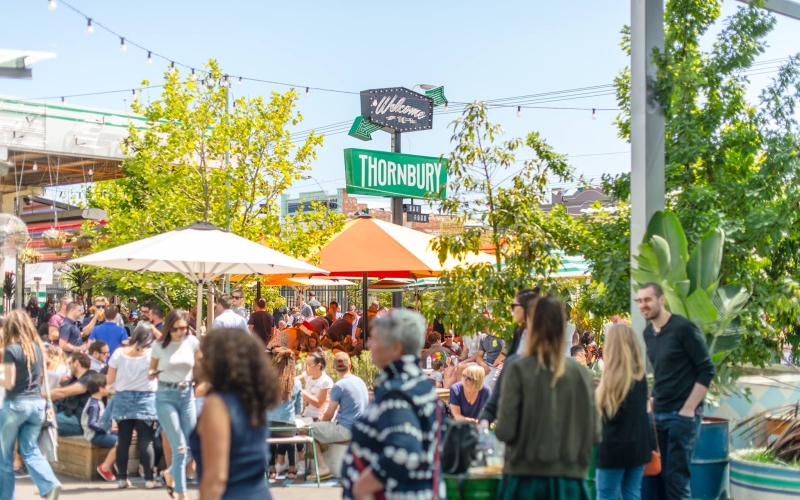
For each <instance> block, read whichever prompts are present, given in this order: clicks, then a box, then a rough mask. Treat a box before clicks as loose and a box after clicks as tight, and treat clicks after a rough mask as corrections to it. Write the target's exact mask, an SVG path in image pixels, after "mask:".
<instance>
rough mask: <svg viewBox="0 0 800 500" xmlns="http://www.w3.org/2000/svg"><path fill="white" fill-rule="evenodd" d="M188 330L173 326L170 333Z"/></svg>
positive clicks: (183, 327)
mask: <svg viewBox="0 0 800 500" xmlns="http://www.w3.org/2000/svg"><path fill="white" fill-rule="evenodd" d="M188 330H189V327H188V326H173V327H172V330H170V331H171V332H186V331H188Z"/></svg>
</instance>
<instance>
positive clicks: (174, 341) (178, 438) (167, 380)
mask: <svg viewBox="0 0 800 500" xmlns="http://www.w3.org/2000/svg"><path fill="white" fill-rule="evenodd" d="M187 333H189V318H188V316H187V315H186V313H185V312H183V311H181V310H180V309H173V310H172V311H170V313H169V314H167V317H166V319H165V320H164V338H163V340H161V341H160V342H157V343H155V344H154V345H153V351H152V354H151V356H152V359H151V361H150V371H149V372H148V377H149V378H150V380H155V379H158V391H156V414H157V415H158V422H159V423H160V424H161V427H162V429H163V431H164V433H165V434H166V436H167V440H168V441H169V444H170V449H171V450H172V465H171V466H170V469H169V472H165V473H164V480H165V481H166V483H167V492H168V493H169V494H170V496H173V491H174V492H175V493H177V494H178V499H179V500H188V498H189V495H188V494H187V493H186V464H187V463H188V461H189V450H188V447H189V444H188V443H189V434H190V433H191V432H192V430H193V429H194V427H195V425H197V413H196V409H195V401H194V390H193V387H192V386H193V373H192V372H193V369H194V364H195V353H196V352H197V351H199V350H200V341H199V340H197V337H195V336H193V335H187ZM173 498H174V497H173Z"/></svg>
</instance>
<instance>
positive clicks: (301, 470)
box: [297, 461, 306, 476]
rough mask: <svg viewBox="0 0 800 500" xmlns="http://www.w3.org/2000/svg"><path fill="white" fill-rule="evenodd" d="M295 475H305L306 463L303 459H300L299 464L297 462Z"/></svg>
mask: <svg viewBox="0 0 800 500" xmlns="http://www.w3.org/2000/svg"><path fill="white" fill-rule="evenodd" d="M297 475H298V476H305V475H306V463H305V461H302V462H300V463H299V464H297Z"/></svg>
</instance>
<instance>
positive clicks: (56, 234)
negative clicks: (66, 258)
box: [42, 228, 67, 248]
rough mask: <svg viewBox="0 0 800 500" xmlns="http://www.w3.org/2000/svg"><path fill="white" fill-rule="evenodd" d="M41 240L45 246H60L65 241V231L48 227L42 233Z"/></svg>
mask: <svg viewBox="0 0 800 500" xmlns="http://www.w3.org/2000/svg"><path fill="white" fill-rule="evenodd" d="M42 241H43V242H44V245H45V246H46V247H47V248H61V247H63V246H64V243H66V242H67V235H66V233H64V232H62V231H59V230H58V229H55V228H50V229H48V230H46V231H44V232H43V233H42Z"/></svg>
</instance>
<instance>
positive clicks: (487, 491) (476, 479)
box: [442, 467, 502, 500]
mask: <svg viewBox="0 0 800 500" xmlns="http://www.w3.org/2000/svg"><path fill="white" fill-rule="evenodd" d="M479 469H480V470H481V471H482V469H483V467H478V468H476V467H472V468H470V470H468V471H467V473H466V474H463V475H460V476H459V475H456V474H443V475H442V477H443V478H444V483H445V487H446V488H447V498H448V499H455V500H494V499H495V498H497V491H498V490H499V489H500V479H501V478H502V474H500V473H489V474H485V473H483V472H481V471H479Z"/></svg>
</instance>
